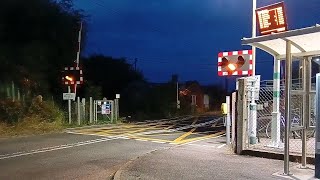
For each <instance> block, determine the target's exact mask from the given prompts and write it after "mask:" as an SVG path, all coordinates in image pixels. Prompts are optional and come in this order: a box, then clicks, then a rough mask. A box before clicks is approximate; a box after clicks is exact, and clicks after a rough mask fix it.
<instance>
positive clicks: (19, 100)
mask: <svg viewBox="0 0 320 180" xmlns="http://www.w3.org/2000/svg"><path fill="white" fill-rule="evenodd" d="M20 100H21V98H20V89H18V101H20Z"/></svg>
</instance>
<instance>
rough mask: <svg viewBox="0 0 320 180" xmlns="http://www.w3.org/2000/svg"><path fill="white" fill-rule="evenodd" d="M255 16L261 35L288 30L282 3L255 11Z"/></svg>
mask: <svg viewBox="0 0 320 180" xmlns="http://www.w3.org/2000/svg"><path fill="white" fill-rule="evenodd" d="M256 16H257V23H258V25H259V31H260V33H261V34H262V35H266V34H271V33H277V32H282V31H287V30H288V26H287V20H286V15H285V10H284V3H283V2H280V3H277V4H273V5H270V6H265V7H262V8H258V9H256Z"/></svg>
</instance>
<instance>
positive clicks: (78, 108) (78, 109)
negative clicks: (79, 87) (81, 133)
mask: <svg viewBox="0 0 320 180" xmlns="http://www.w3.org/2000/svg"><path fill="white" fill-rule="evenodd" d="M77 115H78V125H81V118H80V116H81V114H80V97H78V98H77Z"/></svg>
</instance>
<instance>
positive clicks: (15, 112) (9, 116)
mask: <svg viewBox="0 0 320 180" xmlns="http://www.w3.org/2000/svg"><path fill="white" fill-rule="evenodd" d="M24 114H25V109H24V107H23V105H22V104H21V102H18V101H11V100H0V122H4V123H7V124H11V125H12V124H14V123H17V122H18V121H19V120H20V119H21V118H22V117H23V115H24Z"/></svg>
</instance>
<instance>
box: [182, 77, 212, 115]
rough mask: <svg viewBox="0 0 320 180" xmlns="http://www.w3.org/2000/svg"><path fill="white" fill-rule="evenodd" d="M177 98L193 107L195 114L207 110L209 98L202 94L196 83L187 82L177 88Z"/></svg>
mask: <svg viewBox="0 0 320 180" xmlns="http://www.w3.org/2000/svg"><path fill="white" fill-rule="evenodd" d="M179 91H180V93H179V96H180V97H181V98H183V99H184V100H186V101H188V102H189V103H190V105H191V106H193V105H194V106H195V108H196V111H197V112H204V111H206V110H208V109H209V96H208V95H206V94H204V93H203V90H202V88H201V86H200V84H199V83H198V82H197V81H188V82H186V83H185V84H182V85H180V86H179Z"/></svg>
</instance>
